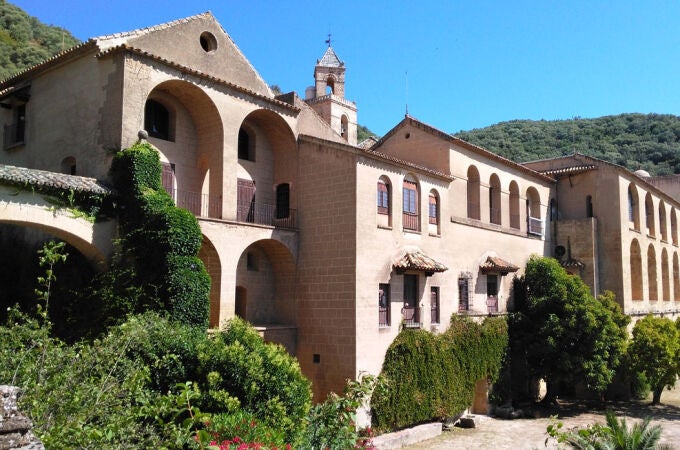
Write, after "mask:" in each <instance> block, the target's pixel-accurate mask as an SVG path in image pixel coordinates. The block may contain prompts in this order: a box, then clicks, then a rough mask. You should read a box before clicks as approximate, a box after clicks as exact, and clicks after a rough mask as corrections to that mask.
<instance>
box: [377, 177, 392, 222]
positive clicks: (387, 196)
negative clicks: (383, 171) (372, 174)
mask: <svg viewBox="0 0 680 450" xmlns="http://www.w3.org/2000/svg"><path fill="white" fill-rule="evenodd" d="M376 198H377V204H378V210H377V213H378V226H383V227H391V226H392V208H391V204H392V184H391V183H390V179H389V178H388V177H387V176H381V177H380V178H379V179H378V185H377V192H376Z"/></svg>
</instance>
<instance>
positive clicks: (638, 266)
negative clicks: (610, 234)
mask: <svg viewBox="0 0 680 450" xmlns="http://www.w3.org/2000/svg"><path fill="white" fill-rule="evenodd" d="M630 292H631V297H632V299H633V300H642V299H643V298H644V295H643V293H642V251H641V249H640V244H639V243H638V241H637V239H633V242H631V243H630Z"/></svg>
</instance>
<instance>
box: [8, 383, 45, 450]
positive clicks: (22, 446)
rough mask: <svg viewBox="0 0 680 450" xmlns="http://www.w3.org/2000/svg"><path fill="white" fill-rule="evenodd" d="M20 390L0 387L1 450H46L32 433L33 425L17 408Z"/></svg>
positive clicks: (12, 387) (13, 387) (11, 387)
mask: <svg viewBox="0 0 680 450" xmlns="http://www.w3.org/2000/svg"><path fill="white" fill-rule="evenodd" d="M19 393H20V391H19V388H18V387H15V386H5V385H0V450H10V449H12V450H15V449H19V450H45V447H44V446H43V445H42V443H41V442H40V440H39V439H38V438H37V437H35V435H34V434H33V433H32V432H31V428H33V424H32V423H31V421H30V419H29V418H28V417H26V415H25V414H23V413H22V412H20V411H19V410H18V408H17V400H18V398H19Z"/></svg>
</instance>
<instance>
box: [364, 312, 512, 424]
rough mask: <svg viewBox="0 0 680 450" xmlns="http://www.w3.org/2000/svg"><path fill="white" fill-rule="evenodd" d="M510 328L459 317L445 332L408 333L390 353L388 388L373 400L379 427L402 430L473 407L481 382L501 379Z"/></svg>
mask: <svg viewBox="0 0 680 450" xmlns="http://www.w3.org/2000/svg"><path fill="white" fill-rule="evenodd" d="M507 345H508V327H507V323H506V321H505V319H504V318H502V317H494V318H487V319H486V320H485V321H484V322H483V323H482V324H478V323H476V322H473V321H472V320H471V319H469V318H467V317H462V316H457V315H454V316H452V317H451V326H450V327H449V329H448V330H447V331H446V332H445V333H444V334H440V335H437V334H433V333H430V332H428V331H424V330H412V329H404V330H402V331H401V332H400V333H399V335H398V336H397V338H396V339H395V340H394V342H392V345H391V346H390V348H389V349H388V350H387V353H386V355H385V362H384V363H383V367H382V375H383V376H384V377H385V378H386V379H387V385H388V387H387V389H385V390H381V391H376V393H374V395H373V397H372V398H371V407H372V408H373V411H372V417H373V422H374V426H375V427H376V429H378V430H381V431H388V430H396V429H400V428H404V427H407V426H411V425H415V424H418V423H423V422H427V421H431V420H443V419H446V418H450V417H454V416H456V415H459V414H460V413H461V412H463V411H464V410H465V409H466V408H468V407H469V406H470V405H471V404H472V400H473V395H474V388H475V383H476V382H477V381H478V380H480V379H489V380H491V381H493V380H495V379H496V378H497V377H498V374H499V371H500V368H501V364H502V360H503V356H504V355H505V349H506V347H507Z"/></svg>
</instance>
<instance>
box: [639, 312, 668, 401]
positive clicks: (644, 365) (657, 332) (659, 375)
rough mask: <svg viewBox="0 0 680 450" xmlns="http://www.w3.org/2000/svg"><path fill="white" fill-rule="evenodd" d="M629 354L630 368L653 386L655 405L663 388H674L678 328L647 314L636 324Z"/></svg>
mask: <svg viewBox="0 0 680 450" xmlns="http://www.w3.org/2000/svg"><path fill="white" fill-rule="evenodd" d="M628 354H629V356H630V359H631V361H632V366H633V369H634V370H636V371H638V372H641V373H644V375H645V377H646V378H647V380H648V381H649V384H650V385H651V386H652V392H653V395H652V404H653V405H656V404H658V403H659V402H660V401H661V393H662V392H663V390H664V388H665V387H668V388H671V387H673V386H674V385H675V379H676V376H677V375H678V373H679V372H680V362H679V361H678V356H680V335H679V333H678V327H676V324H674V323H673V322H672V321H671V320H670V319H667V318H665V317H653V316H652V315H648V316H647V317H645V318H644V319H642V320H641V321H639V322H638V323H636V324H635V328H633V340H632V342H631V344H630V347H629V348H628Z"/></svg>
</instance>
